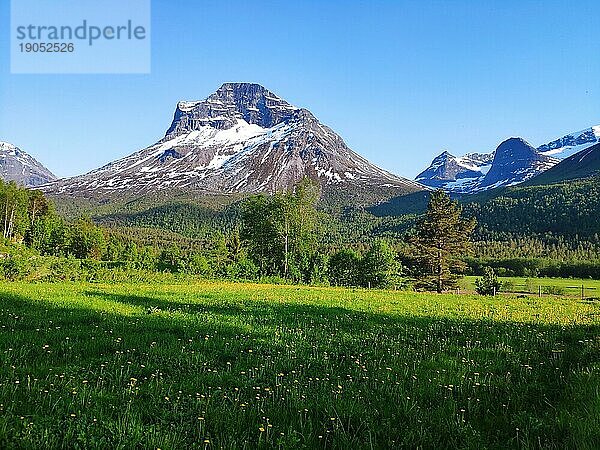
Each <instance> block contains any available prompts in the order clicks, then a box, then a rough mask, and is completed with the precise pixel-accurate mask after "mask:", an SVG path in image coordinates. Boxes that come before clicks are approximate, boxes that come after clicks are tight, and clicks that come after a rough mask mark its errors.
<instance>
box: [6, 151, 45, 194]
mask: <svg viewBox="0 0 600 450" xmlns="http://www.w3.org/2000/svg"><path fill="white" fill-rule="evenodd" d="M0 178H2V179H3V180H4V181H15V182H16V183H17V184H21V185H23V186H26V187H36V186H40V185H42V184H45V183H48V182H49V181H53V180H56V177H55V176H54V174H53V173H52V172H50V171H49V170H48V169H46V168H45V167H44V166H43V165H42V164H40V163H39V162H38V161H36V160H35V159H34V158H33V157H32V156H31V155H29V154H27V153H25V152H24V151H23V150H21V149H19V148H18V147H15V146H14V145H12V144H9V143H8V142H0Z"/></svg>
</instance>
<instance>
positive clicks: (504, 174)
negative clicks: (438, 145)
mask: <svg viewBox="0 0 600 450" xmlns="http://www.w3.org/2000/svg"><path fill="white" fill-rule="evenodd" d="M598 142H600V125H599V126H593V127H590V128H587V129H585V130H583V131H579V132H576V133H571V134H568V135H566V136H563V137H561V138H559V139H556V140H554V141H552V142H550V143H548V144H544V145H541V146H540V147H538V148H537V149H535V148H533V147H532V146H531V145H530V144H529V143H527V142H526V141H525V140H524V139H522V138H518V137H513V138H509V139H507V140H505V141H504V142H503V143H502V144H500V146H499V147H498V149H497V150H495V151H494V152H491V153H469V154H466V155H465V156H462V157H454V156H452V155H450V154H449V153H448V152H444V153H442V154H441V155H439V156H438V157H436V158H435V159H434V160H433V162H432V164H431V165H430V166H429V167H428V168H427V169H426V170H424V171H423V172H421V173H420V174H419V175H417V178H416V180H417V181H419V182H420V183H422V184H425V185H427V186H430V187H435V188H442V189H444V190H446V191H448V192H454V193H461V194H468V193H474V192H478V191H482V190H487V189H491V188H494V187H500V186H511V185H514V184H519V183H522V182H524V181H526V180H528V179H530V178H532V177H534V176H536V175H538V174H539V173H541V172H544V171H545V170H547V169H549V168H550V167H552V166H554V165H555V164H557V163H558V162H559V161H561V160H563V159H565V158H568V157H569V156H571V155H574V154H576V153H578V152H580V151H582V150H585V149H586V148H588V147H590V146H592V145H594V144H596V143H598ZM498 151H500V152H499V153H498Z"/></svg>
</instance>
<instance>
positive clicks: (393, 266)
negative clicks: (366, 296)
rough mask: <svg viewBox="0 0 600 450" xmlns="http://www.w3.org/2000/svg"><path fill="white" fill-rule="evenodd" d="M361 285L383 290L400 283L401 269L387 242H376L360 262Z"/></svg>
mask: <svg viewBox="0 0 600 450" xmlns="http://www.w3.org/2000/svg"><path fill="white" fill-rule="evenodd" d="M359 267H360V274H361V284H362V285H363V286H370V287H373V288H382V287H388V286H390V285H393V284H394V283H397V282H398V279H399V276H400V271H401V267H400V265H399V264H398V262H397V261H396V255H395V254H394V251H393V250H392V249H391V247H390V246H389V245H388V244H387V243H386V242H385V241H375V243H374V244H373V245H372V246H371V248H370V249H369V251H367V253H365V255H364V256H363V257H362V259H361V260H360V264H359Z"/></svg>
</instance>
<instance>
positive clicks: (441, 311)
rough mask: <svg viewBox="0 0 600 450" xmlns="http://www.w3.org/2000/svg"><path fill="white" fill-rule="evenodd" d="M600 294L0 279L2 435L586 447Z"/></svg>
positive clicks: (213, 442)
mask: <svg viewBox="0 0 600 450" xmlns="http://www.w3.org/2000/svg"><path fill="white" fill-rule="evenodd" d="M599 331H600V304H599V303H598V302H594V301H581V300H577V299H574V298H567V299H563V298H559V297H550V298H542V299H538V298H535V297H531V298H516V297H499V298H482V297H478V296H456V295H434V294H417V293H403V292H389V291H375V290H372V291H367V290H343V289H332V288H304V287H295V286H270V285H254V284H236V283H195V284H187V285H183V284H182V285H164V284H114V285H113V284H82V283H73V284H66V283H65V284H24V283H23V284H20V283H16V284H4V285H2V286H0V448H5V447H8V448H10V447H26V448H28V447H29V448H65V447H68V448H72V447H79V448H135V447H137V448H161V449H166V448H221V447H222V448H248V449H250V448H257V447H265V448H269V447H274V448H278V447H279V448H344V449H347V448H371V447H372V448H397V447H410V448H413V447H424V448H441V447H460V448H465V447H467V448H485V447H488V448H505V447H530V448H538V447H549V448H566V447H579V448H597V447H598V446H599V444H600V440H599V439H600V423H599V420H600V419H599V417H600V399H599V397H598V392H599V389H600V381H599V379H600V339H599V337H598V336H599V333H598V332H599Z"/></svg>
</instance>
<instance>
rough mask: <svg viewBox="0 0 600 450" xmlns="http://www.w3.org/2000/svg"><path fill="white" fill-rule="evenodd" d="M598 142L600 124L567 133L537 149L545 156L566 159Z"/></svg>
mask: <svg viewBox="0 0 600 450" xmlns="http://www.w3.org/2000/svg"><path fill="white" fill-rule="evenodd" d="M599 142H600V125H598V126H595V127H591V128H587V129H585V130H583V131H579V132H577V133H572V134H568V135H566V136H563V137H561V138H560V139H556V140H555V141H552V142H550V143H548V144H544V145H541V146H540V147H538V151H539V152H541V153H543V154H544V155H547V156H553V157H555V158H558V159H566V158H568V157H570V156H572V155H574V154H575V153H578V152H580V151H581V150H585V149H586V148H588V147H591V146H592V145H594V144H597V143H599Z"/></svg>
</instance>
